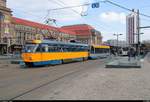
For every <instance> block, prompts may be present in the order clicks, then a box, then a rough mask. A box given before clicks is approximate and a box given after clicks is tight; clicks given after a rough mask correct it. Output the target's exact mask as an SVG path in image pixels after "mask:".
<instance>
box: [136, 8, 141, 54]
mask: <svg viewBox="0 0 150 102" xmlns="http://www.w3.org/2000/svg"><path fill="white" fill-rule="evenodd" d="M139 28H140V17H139V10H137V53H138V55H139V54H140V29H139Z"/></svg>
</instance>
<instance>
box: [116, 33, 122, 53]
mask: <svg viewBox="0 0 150 102" xmlns="http://www.w3.org/2000/svg"><path fill="white" fill-rule="evenodd" d="M120 35H123V34H114V36H117V54H118V47H119V46H118V41H119V36H120Z"/></svg>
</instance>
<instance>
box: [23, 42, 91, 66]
mask: <svg viewBox="0 0 150 102" xmlns="http://www.w3.org/2000/svg"><path fill="white" fill-rule="evenodd" d="M89 48H90V47H89V45H87V44H79V43H64V42H59V41H50V40H32V41H28V42H26V44H25V46H24V49H23V52H22V55H21V56H22V59H23V62H24V63H25V65H26V66H28V67H35V66H45V65H56V64H62V63H64V62H65V61H68V60H72V61H84V60H87V59H88V56H89Z"/></svg>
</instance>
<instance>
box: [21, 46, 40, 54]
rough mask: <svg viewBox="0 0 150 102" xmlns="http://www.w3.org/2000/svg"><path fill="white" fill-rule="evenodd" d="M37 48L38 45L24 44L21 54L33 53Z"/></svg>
mask: <svg viewBox="0 0 150 102" xmlns="http://www.w3.org/2000/svg"><path fill="white" fill-rule="evenodd" d="M37 47H38V44H26V45H25V47H24V50H23V52H28V53H30V52H32V53H33V52H35V50H36V49H37Z"/></svg>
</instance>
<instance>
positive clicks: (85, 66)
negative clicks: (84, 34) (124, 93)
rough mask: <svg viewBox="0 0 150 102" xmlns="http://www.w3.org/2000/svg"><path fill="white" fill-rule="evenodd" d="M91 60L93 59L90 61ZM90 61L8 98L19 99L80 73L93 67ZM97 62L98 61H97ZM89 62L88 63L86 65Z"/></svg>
mask: <svg viewBox="0 0 150 102" xmlns="http://www.w3.org/2000/svg"><path fill="white" fill-rule="evenodd" d="M98 61H101V65H103V64H104V63H105V61H104V60H98ZM90 62H91V61H90ZM90 62H89V61H88V62H84V63H85V65H84V67H81V68H77V69H76V70H73V71H72V70H71V71H69V72H67V73H64V74H63V75H61V76H58V77H56V78H55V79H53V80H49V81H46V82H45V83H42V84H40V85H37V86H36V87H33V88H31V89H28V90H25V91H23V92H22V93H20V94H18V95H15V96H13V97H11V98H9V99H8V100H9V101H11V100H15V99H17V98H19V97H22V96H24V95H26V94H29V93H30V92H33V91H35V90H37V89H40V88H42V87H44V86H47V85H49V84H52V83H54V82H55V81H58V80H60V79H63V78H65V77H68V76H70V75H72V74H75V73H78V72H80V71H84V70H85V69H89V68H91V67H92V65H89V64H87V63H90ZM96 62H97V61H96ZM86 64H87V65H86ZM82 65H83V64H82ZM78 66H80V63H79V65H78V64H77V67H78Z"/></svg>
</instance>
